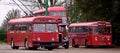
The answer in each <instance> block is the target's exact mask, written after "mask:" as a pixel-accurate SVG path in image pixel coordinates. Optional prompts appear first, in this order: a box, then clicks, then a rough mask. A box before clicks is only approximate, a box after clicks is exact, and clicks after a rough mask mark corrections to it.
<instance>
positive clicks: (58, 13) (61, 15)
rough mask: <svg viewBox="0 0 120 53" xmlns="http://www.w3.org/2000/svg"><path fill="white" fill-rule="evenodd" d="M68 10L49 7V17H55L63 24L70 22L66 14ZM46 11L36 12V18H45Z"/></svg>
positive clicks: (59, 7)
mask: <svg viewBox="0 0 120 53" xmlns="http://www.w3.org/2000/svg"><path fill="white" fill-rule="evenodd" d="M66 11H67V10H66V8H64V7H61V6H54V7H49V8H48V16H53V17H56V18H57V19H58V20H60V21H61V20H62V23H65V24H66V23H67V22H68V16H67V13H66ZM45 12H46V9H45V8H43V9H40V10H37V11H35V12H34V15H35V16H45Z"/></svg>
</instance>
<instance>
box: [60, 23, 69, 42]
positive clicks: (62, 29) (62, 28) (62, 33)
mask: <svg viewBox="0 0 120 53" xmlns="http://www.w3.org/2000/svg"><path fill="white" fill-rule="evenodd" d="M59 33H60V34H59V40H60V41H63V42H67V41H68V34H67V33H68V31H67V26H66V25H59Z"/></svg>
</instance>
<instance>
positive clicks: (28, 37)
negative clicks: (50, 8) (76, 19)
mask: <svg viewBox="0 0 120 53" xmlns="http://www.w3.org/2000/svg"><path fill="white" fill-rule="evenodd" d="M65 27H66V25H60V24H59V23H58V22H57V20H56V19H55V18H54V17H50V16H37V17H28V18H27V17H26V18H16V19H11V20H10V21H9V22H8V30H7V43H8V44H9V45H11V47H12V49H19V47H25V49H37V48H38V47H41V48H46V49H48V50H52V49H53V48H55V47H58V46H60V45H61V44H63V46H64V47H65V48H68V47H69V45H68V39H65V40H67V41H63V39H62V38H65V37H63V34H62V32H59V30H62V29H63V28H65ZM64 30H65V29H64ZM64 30H63V31H64Z"/></svg>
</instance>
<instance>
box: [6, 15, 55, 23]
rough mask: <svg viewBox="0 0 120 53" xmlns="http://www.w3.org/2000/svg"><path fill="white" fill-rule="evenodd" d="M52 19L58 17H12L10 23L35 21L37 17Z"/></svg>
mask: <svg viewBox="0 0 120 53" xmlns="http://www.w3.org/2000/svg"><path fill="white" fill-rule="evenodd" d="M46 18H47V19H50V20H56V18H53V17H51V16H37V17H26V18H15V19H11V20H10V21H9V22H8V24H10V23H23V22H33V21H34V20H36V19H46Z"/></svg>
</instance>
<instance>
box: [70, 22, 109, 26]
mask: <svg viewBox="0 0 120 53" xmlns="http://www.w3.org/2000/svg"><path fill="white" fill-rule="evenodd" d="M99 23H105V24H107V25H111V24H110V22H106V21H95V22H81V23H72V24H70V26H92V25H95V24H99Z"/></svg>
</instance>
